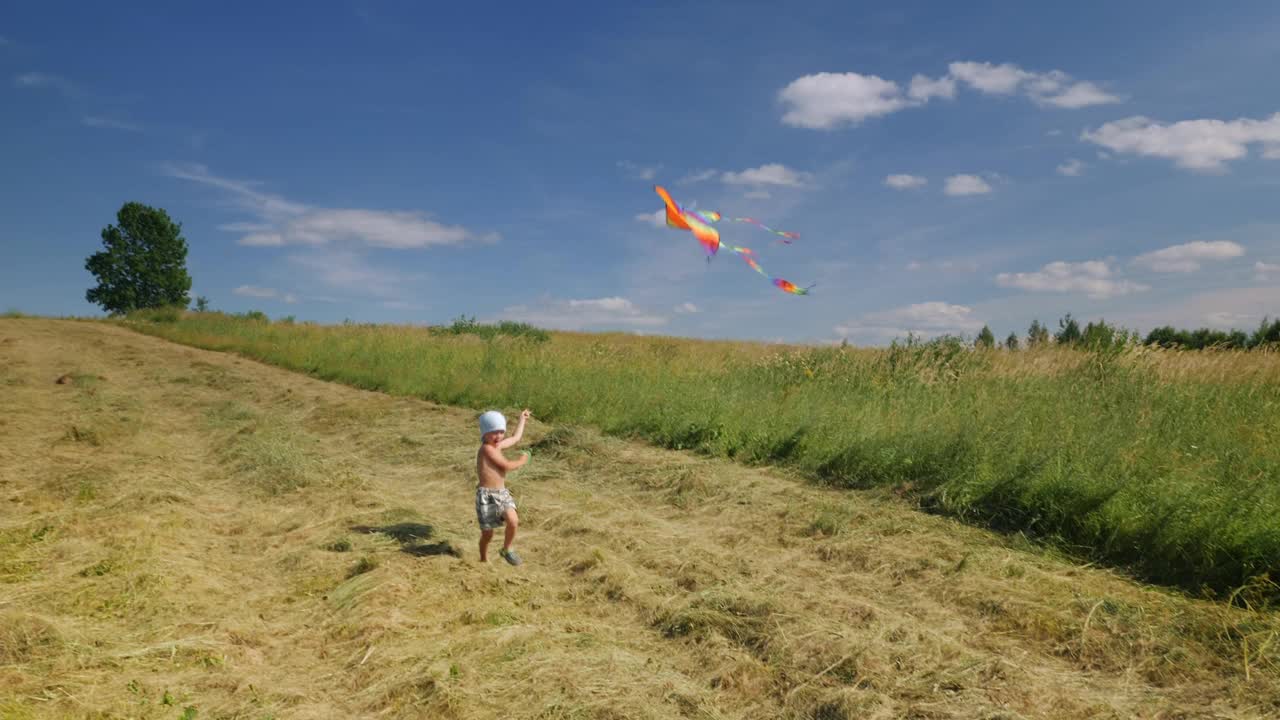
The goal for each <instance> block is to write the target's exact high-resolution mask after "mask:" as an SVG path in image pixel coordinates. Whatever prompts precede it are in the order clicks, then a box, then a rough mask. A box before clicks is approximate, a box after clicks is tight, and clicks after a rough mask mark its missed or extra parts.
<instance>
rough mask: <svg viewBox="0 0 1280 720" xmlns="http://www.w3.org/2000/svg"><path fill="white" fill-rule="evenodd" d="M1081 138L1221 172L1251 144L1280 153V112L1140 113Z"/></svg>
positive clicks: (1272, 155) (1268, 153)
mask: <svg viewBox="0 0 1280 720" xmlns="http://www.w3.org/2000/svg"><path fill="white" fill-rule="evenodd" d="M1080 137H1081V139H1082V140H1087V141H1089V142H1092V143H1094V144H1097V145H1101V146H1103V147H1105V148H1107V149H1109V150H1111V151H1113V152H1117V153H1129V154H1133V155H1143V156H1147V157H1159V158H1165V159H1168V160H1172V161H1174V163H1175V164H1176V165H1178V166H1179V167H1183V168H1187V169H1189V170H1198V171H1202V172H1220V171H1222V170H1224V169H1225V164H1226V163H1227V162H1229V161H1232V160H1239V159H1240V158H1243V157H1245V156H1246V155H1248V154H1249V145H1253V144H1260V145H1262V146H1263V147H1262V156H1263V157H1264V158H1266V159H1269V160H1278V159H1280V113H1276V114H1275V115H1272V116H1271V117H1270V118H1267V119H1265V120H1253V119H1250V118H1240V119H1238V120H1230V121H1224V120H1210V119H1203V120H1183V121H1181V122H1176V123H1174V124H1172V125H1165V124H1162V123H1159V122H1156V121H1155V120H1151V119H1150V118H1146V117H1142V116H1136V117H1129V118H1125V119H1123V120H1116V121H1114V122H1109V123H1106V124H1104V125H1102V126H1101V127H1099V128H1098V129H1097V130H1086V131H1084V132H1083V133H1082V134H1081V136H1080Z"/></svg>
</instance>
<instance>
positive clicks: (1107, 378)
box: [129, 313, 1280, 594]
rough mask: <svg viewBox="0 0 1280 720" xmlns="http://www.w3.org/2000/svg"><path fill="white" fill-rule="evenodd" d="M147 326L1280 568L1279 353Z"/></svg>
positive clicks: (966, 512) (1155, 562) (193, 341)
mask: <svg viewBox="0 0 1280 720" xmlns="http://www.w3.org/2000/svg"><path fill="white" fill-rule="evenodd" d="M166 320H168V321H164V322H152V321H149V320H147V319H145V318H134V319H133V320H131V321H130V322H129V325H130V327H133V328H136V329H138V330H141V331H143V332H147V333H151V334H154V335H158V336H161V337H165V338H167V339H170V340H174V341H178V342H182V343H186V344H190V345H195V346H198V347H203V348H208V349H215V350H226V351H234V352H237V353H241V354H243V355H246V356H249V357H253V358H256V359H259V360H262V361H265V362H269V363H272V364H276V365H279V366H283V367H286V368H290V369H294V370H299V371H303V372H307V373H310V374H311V375H313V376H316V377H320V378H323V379H327V380H333V381H338V382H343V383H347V384H351V385H355V386H358V387H361V388H366V389H371V390H379V391H384V392H388V393H392V394H399V395H409V396H414V397H420V398H425V399H429V400H433V401H436V402H440V403H445V404H451V405H459V406H463V407H470V408H475V409H477V410H480V409H484V408H489V407H498V408H507V409H518V408H520V407H530V408H532V409H533V410H534V412H535V414H537V415H538V416H539V417H540V418H542V419H543V420H546V421H552V422H562V423H570V424H585V425H592V426H595V427H599V428H601V429H602V430H604V431H605V432H607V433H610V434H614V435H620V436H630V437H641V438H644V439H646V440H648V441H651V442H654V443H657V444H660V445H663V446H667V447H672V448H680V449H693V450H697V451H701V452H705V453H709V454H712V455H716V456H722V457H727V458H733V459H736V460H738V461H741V462H746V463H751V464H776V465H784V466H787V467H791V468H794V469H796V470H798V471H799V472H801V473H803V474H804V475H806V476H808V477H810V478H813V479H815V480H817V481H820V482H824V483H828V484H832V485H836V486H842V487H849V488H871V487H894V488H899V489H908V490H909V491H910V493H911V494H912V495H913V496H915V497H917V498H918V499H919V500H920V502H921V503H922V504H923V505H924V506H926V507H927V508H929V509H932V510H935V511H938V512H943V513H947V514H950V515H953V516H957V517H960V518H963V519H966V520H968V521H971V522H976V523H981V524H985V525H989V526H993V527H996V528H999V529H1003V530H1008V531H1018V532H1023V533H1026V534H1028V535H1032V536H1036V537H1040V538H1045V539H1048V540H1051V541H1052V542H1055V543H1058V544H1060V545H1062V546H1064V547H1068V548H1070V549H1071V550H1072V551H1073V552H1075V553H1078V554H1079V555H1081V556H1083V557H1088V558H1090V559H1093V560H1098V561H1104V562H1107V563H1110V564H1113V565H1118V566H1122V567H1126V568H1129V569H1130V570H1131V571H1133V572H1134V573H1135V574H1137V575H1138V576H1140V577H1143V578H1145V579H1148V580H1151V581H1154V582H1159V583H1165V584H1171V585H1177V586H1181V587H1184V588H1188V589H1192V590H1195V591H1208V592H1211V593H1220V594H1225V593H1228V592H1230V590H1231V589H1233V588H1236V587H1239V586H1242V585H1245V584H1247V583H1249V582H1250V581H1251V580H1252V579H1253V578H1256V577H1258V576H1261V575H1265V574H1268V573H1269V574H1271V575H1272V576H1275V575H1277V574H1280V573H1277V571H1280V523H1277V522H1276V520H1275V519H1276V517H1280V357H1277V355H1275V354H1269V353H1240V352H1224V353H1211V354H1210V353H1177V352H1169V351H1153V350H1150V349H1136V350H1129V351H1123V352H1106V353H1087V352H1083V351H1077V350H1068V349H1059V348H1046V349H1040V350H1034V351H1027V352H1021V353H1008V352H999V351H973V350H971V349H968V348H965V347H962V346H960V345H958V344H954V343H947V342H940V343H931V344H923V345H910V346H899V347H895V348H890V349H885V350H865V349H855V348H834V347H833V348H784V347H779V346H768V345H760V344H752V343H723V342H701V341H692V340H673V339H669V338H640V337H632V336H626V335H584V334H571V333H555V334H553V335H552V337H551V339H550V340H549V341H546V342H533V341H531V340H529V339H527V338H523V339H522V338H509V337H503V336H500V335H493V336H490V337H488V338H480V337H476V336H474V335H468V334H458V335H448V334H440V333H432V332H430V331H428V330H426V329H422V328H411V327H396V326H379V325H343V326H317V325H310V324H281V323H275V324H272V323H269V322H264V321H262V320H261V319H256V320H255V319H247V318H237V317H231V316H226V315H222V314H216V313H201V314H192V315H186V316H183V317H180V318H173V317H170V318H166Z"/></svg>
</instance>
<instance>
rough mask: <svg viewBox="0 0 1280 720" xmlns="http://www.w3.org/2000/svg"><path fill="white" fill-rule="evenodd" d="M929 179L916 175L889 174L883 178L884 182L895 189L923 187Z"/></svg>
mask: <svg viewBox="0 0 1280 720" xmlns="http://www.w3.org/2000/svg"><path fill="white" fill-rule="evenodd" d="M928 182H929V181H928V180H927V179H925V178H922V177H920V176H918V175H905V174H904V175H890V176H888V177H886V178H885V179H884V184H885V185H888V186H889V187H891V188H893V189H895V190H911V189H913V188H919V187H924V186H925V184H926V183H928Z"/></svg>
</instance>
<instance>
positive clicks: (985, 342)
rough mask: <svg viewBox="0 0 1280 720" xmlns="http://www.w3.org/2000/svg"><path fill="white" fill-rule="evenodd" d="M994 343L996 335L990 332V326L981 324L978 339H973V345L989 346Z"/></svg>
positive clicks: (993, 345)
mask: <svg viewBox="0 0 1280 720" xmlns="http://www.w3.org/2000/svg"><path fill="white" fill-rule="evenodd" d="M995 345H996V336H995V335H994V334H993V333H992V332H991V328H989V327H987V326H986V325H983V326H982V330H981V331H979V332H978V339H977V340H975V341H974V343H973V346H974V347H980V348H991V347H995Z"/></svg>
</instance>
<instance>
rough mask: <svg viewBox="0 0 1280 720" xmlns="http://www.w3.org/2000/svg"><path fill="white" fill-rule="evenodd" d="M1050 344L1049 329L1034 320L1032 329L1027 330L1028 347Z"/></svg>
mask: <svg viewBox="0 0 1280 720" xmlns="http://www.w3.org/2000/svg"><path fill="white" fill-rule="evenodd" d="M1047 342H1049V328H1047V327H1045V326H1043V325H1041V324H1040V321H1039V320H1032V321H1031V327H1030V328H1029V329H1028V330H1027V345H1030V346H1032V347H1035V346H1037V345H1043V344H1045V343H1047Z"/></svg>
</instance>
